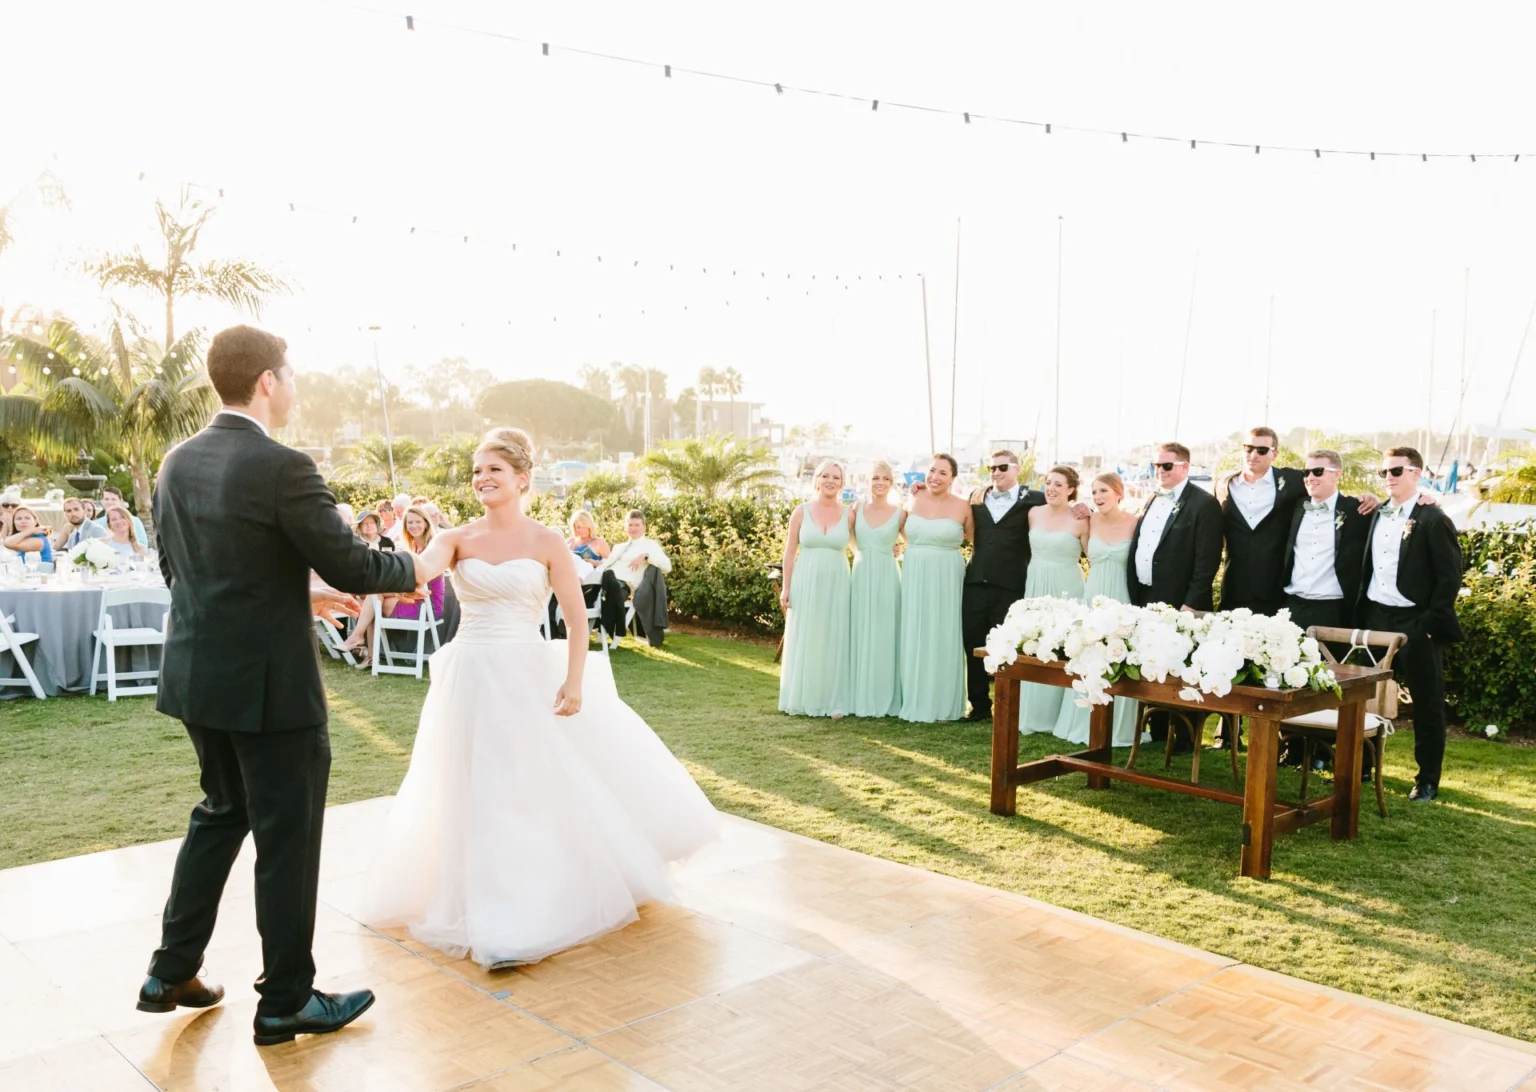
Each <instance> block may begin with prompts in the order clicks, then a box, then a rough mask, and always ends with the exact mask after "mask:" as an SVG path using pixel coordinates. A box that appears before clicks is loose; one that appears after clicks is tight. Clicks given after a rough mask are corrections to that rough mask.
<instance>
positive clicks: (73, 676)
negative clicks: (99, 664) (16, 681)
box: [0, 577, 165, 698]
mask: <svg viewBox="0 0 1536 1092" xmlns="http://www.w3.org/2000/svg"><path fill="white" fill-rule="evenodd" d="M135 586H138V587H144V588H156V587H164V585H163V584H161V583H159V582H158V581H153V582H151V581H148V580H143V579H141V580H139V581H137V582H135V581H134V580H131V579H113V578H109V577H103V578H102V579H101V581H100V582H99V583H83V582H79V581H77V580H75V579H72V578H65V579H63V580H60V579H59V578H57V577H49V578H48V582H47V583H40V582H37V581H35V580H28V581H26V582H25V583H22V584H15V583H13V584H9V585H6V584H0V613H3V614H4V615H6V616H7V617H14V618H15V619H16V620H15V621H14V622H13V623H12V624H11V628H12V629H14V630H17V631H20V632H26V633H35V634H37V635H38V637H37V640H36V641H33V642H32V643H31V644H28V645H26V646H25V648H24V650H23V651H25V652H26V655H27V659H28V660H29V661H31V663H32V670H33V671H34V672H36V673H37V679H38V682H40V683H41V684H42V687H43V692H44V693H45V694H47V695H49V696H50V697H52V696H54V695H56V694H62V693H65V692H69V691H78V692H88V691H89V690H90V689H91V653H92V651H94V649H95V633H96V623H97V621H98V620H99V619H100V617H101V593H102V590H103V588H109V587H110V588H123V587H135ZM111 614H112V622H113V625H116V626H124V627H126V626H148V627H151V628H156V629H158V628H159V626H160V624H161V622H162V621H163V620H164V618H165V607H164V606H162V605H160V604H157V603H129V604H125V605H123V606H115V607H113V608H112V609H111ZM117 655H118V660H117V666H118V669H119V670H120V671H148V670H151V669H152V668H155V667H157V666H158V665H159V663H160V650H159V649H158V648H154V647H137V648H123V649H119V650H118V654H117ZM15 666H16V665H15V664H14V663H13V662H12V658H11V655H10V653H9V652H7V651H3V650H0V677H10V676H16V675H19V674H20V672H19V671H17V670H15ZM105 688H106V682H105V681H103V682H102V683H101V684H100V685H99V686H98V688H97V689H98V691H103V690H105ZM27 693H28V691H27V689H26V688H25V687H6V688H4V689H0V698H14V697H19V696H22V695H25V694H27Z"/></svg>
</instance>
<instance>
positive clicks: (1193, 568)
mask: <svg viewBox="0 0 1536 1092" xmlns="http://www.w3.org/2000/svg"><path fill="white" fill-rule="evenodd" d="M1152 470H1153V472H1154V473H1155V474H1156V475H1157V492H1156V493H1155V494H1153V496H1152V498H1151V500H1149V501H1148V502H1147V504H1146V506H1145V507H1143V508H1142V510H1141V516H1140V517H1139V518H1138V519H1137V520H1136V530H1135V531H1134V532H1133V533H1132V534H1131V565H1130V572H1129V573H1128V574H1127V576H1128V578H1129V580H1128V582H1129V584H1130V593H1131V602H1132V603H1135V604H1136V605H1137V606H1138V607H1144V606H1146V605H1148V604H1149V603H1167V604H1168V605H1169V606H1172V607H1178V608H1180V609H1181V610H1210V609H1211V607H1212V597H1213V594H1212V585H1213V584H1214V583H1215V580H1216V569H1217V568H1218V567H1219V566H1220V565H1221V505H1219V504H1217V503H1216V498H1215V497H1213V496H1211V495H1210V494H1209V493H1207V492H1206V491H1205V490H1203V489H1201V488H1200V487H1199V486H1196V485H1190V484H1189V448H1187V447H1185V446H1184V445H1183V444H1180V443H1166V444H1164V445H1163V446H1162V448H1161V449H1160V450H1159V451H1158V453H1157V459H1156V461H1155V462H1153V464H1152ZM1147 726H1148V728H1149V729H1150V731H1151V733H1152V737H1153V738H1154V739H1165V738H1167V733H1168V715H1167V714H1166V713H1158V714H1155V715H1154V716H1152V717H1151V718H1150V720H1149V721H1148V724H1147ZM1175 749H1176V750H1179V751H1188V750H1191V749H1192V745H1191V743H1190V741H1189V740H1187V739H1180V740H1179V741H1178V743H1177V744H1176V746H1175Z"/></svg>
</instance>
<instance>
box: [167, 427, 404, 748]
mask: <svg viewBox="0 0 1536 1092" xmlns="http://www.w3.org/2000/svg"><path fill="white" fill-rule="evenodd" d="M154 515H155V540H156V547H157V549H158V550H159V552H160V569H161V571H162V573H163V574H164V576H165V582H166V585H167V587H169V588H170V590H171V612H170V619H169V630H168V632H167V634H166V642H165V650H164V658H163V661H162V664H161V669H160V684H159V696H158V697H157V699H156V701H155V708H157V709H158V710H159V711H160V712H162V713H165V714H166V715H167V716H172V717H176V718H178V719H180V720H182V721H183V722H185V723H187V724H193V725H197V726H198V727H202V728H216V729H222V730H225V731H231V732H276V731H284V730H287V729H293V728H315V727H319V726H320V725H323V724H325V723H326V711H325V687H324V686H323V685H322V683H321V681H320V661H319V650H318V648H317V646H316V643H315V631H314V623H313V618H314V615H313V613H312V610H311V608H310V601H309V583H310V575H309V574H310V570H314V571H315V572H316V573H318V574H319V575H320V578H321V579H322V580H324V581H325V582H326V583H327V584H330V585H331V586H332V587H334V588H340V589H343V590H345V591H350V592H358V593H366V592H408V591H412V590H413V589H414V588H415V586H416V570H415V563H414V560H413V559H412V557H411V555H410V554H405V553H387V552H382V551H379V550H371V549H369V548H368V546H367V545H366V544H365V543H364V542H363V540H362V539H360V538H358V537H356V536H355V535H354V534H353V533H352V531H351V530H350V529H349V528H348V527H347V525H346V523H345V522H344V521H343V520H342V518H341V515H340V513H338V512H337V511H336V499H335V497H333V496H332V495H331V491H330V490H329V489H327V488H326V485H325V481H324V480H323V479H322V478H321V477H320V472H319V471H318V470H317V469H316V468H315V464H314V460H312V459H311V458H310V457H309V456H308V455H305V454H304V453H303V452H300V451H295V450H294V449H293V448H290V447H287V446H286V445H284V444H280V443H278V442H277V441H276V440H272V439H269V438H268V437H267V436H266V435H265V434H264V433H263V432H262V430H261V428H260V426H258V425H257V424H256V423H255V422H254V421H251V420H249V419H247V418H244V417H240V416H237V415H235V414H229V413H221V414H219V415H218V416H216V417H215V418H214V419H213V421H212V423H211V424H209V426H208V427H207V428H206V429H204V430H203V431H202V432H200V433H198V434H197V435H196V436H194V437H192V438H191V439H190V440H187V441H186V442H185V443H183V444H180V445H178V446H177V447H176V448H174V449H173V450H172V451H171V452H170V453H169V454H168V455H166V457H165V461H164V462H163V463H162V464H161V466H160V474H159V478H158V479H157V481H156V483H155V494H154Z"/></svg>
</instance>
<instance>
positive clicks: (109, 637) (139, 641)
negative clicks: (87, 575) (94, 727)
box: [91, 588, 171, 701]
mask: <svg viewBox="0 0 1536 1092" xmlns="http://www.w3.org/2000/svg"><path fill="white" fill-rule="evenodd" d="M139 603H145V604H150V605H154V606H163V607H165V608H166V611H165V614H164V616H162V618H161V619H160V624H159V625H158V626H119V625H118V624H117V623H116V621H115V620H114V619H113V618H112V608H113V607H127V606H133V605H135V604H139ZM170 606H171V593H170V591H169V590H168V589H166V588H106V589H104V590H103V591H102V593H101V614H100V616H99V617H98V618H97V621H96V647H95V650H94V651H93V652H92V654H91V693H92V694H95V693H96V687H97V685H98V684H100V683H101V681H102V680H103V679H105V680H106V682H107V700H108V701H116V700H117V699H118V698H120V697H124V696H132V695H135V694H155V693H158V692H159V689H160V685H159V682H160V668H159V667H155V668H153V669H151V670H148V671H119V670H118V669H117V650H118V649H120V648H148V647H151V646H152V647H155V648H159V649H162V650H163V649H164V648H165V627H166V624H167V623H168V622H169V621H170V617H171V612H170ZM103 658H105V664H103ZM145 679H153V680H155V681H154V682H152V683H150V684H149V685H147V686H146V685H143V680H145ZM124 681H128V682H132V683H137V684H139V685H135V686H123V685H122V683H123V682H124Z"/></svg>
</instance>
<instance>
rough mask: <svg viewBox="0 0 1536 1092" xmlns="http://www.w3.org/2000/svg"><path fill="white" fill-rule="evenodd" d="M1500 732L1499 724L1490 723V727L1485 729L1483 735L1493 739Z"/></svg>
mask: <svg viewBox="0 0 1536 1092" xmlns="http://www.w3.org/2000/svg"><path fill="white" fill-rule="evenodd" d="M1498 734H1499V726H1498V725H1497V724H1490V725H1489V726H1488V727H1486V728H1484V729H1483V735H1485V736H1487V737H1488V738H1489V739H1492V738H1493V737H1494V736H1496V735H1498Z"/></svg>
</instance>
